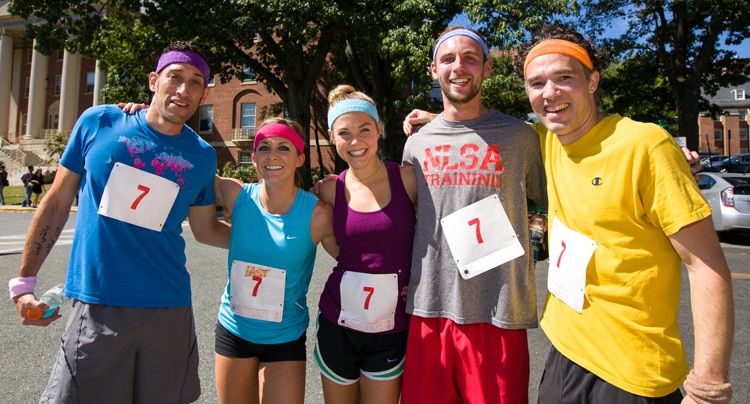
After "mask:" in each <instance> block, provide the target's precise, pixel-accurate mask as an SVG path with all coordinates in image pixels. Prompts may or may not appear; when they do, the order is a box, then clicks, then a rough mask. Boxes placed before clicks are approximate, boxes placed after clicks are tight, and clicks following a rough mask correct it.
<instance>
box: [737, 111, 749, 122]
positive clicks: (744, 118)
mask: <svg viewBox="0 0 750 404" xmlns="http://www.w3.org/2000/svg"><path fill="white" fill-rule="evenodd" d="M737 112H738V113H739V115H740V121H747V110H746V109H741V110H739V111H737Z"/></svg>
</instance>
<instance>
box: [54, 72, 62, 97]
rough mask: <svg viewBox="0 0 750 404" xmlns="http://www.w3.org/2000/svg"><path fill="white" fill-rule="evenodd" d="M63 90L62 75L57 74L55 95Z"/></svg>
mask: <svg viewBox="0 0 750 404" xmlns="http://www.w3.org/2000/svg"><path fill="white" fill-rule="evenodd" d="M61 92H62V76H60V75H57V76H55V95H60V93H61Z"/></svg>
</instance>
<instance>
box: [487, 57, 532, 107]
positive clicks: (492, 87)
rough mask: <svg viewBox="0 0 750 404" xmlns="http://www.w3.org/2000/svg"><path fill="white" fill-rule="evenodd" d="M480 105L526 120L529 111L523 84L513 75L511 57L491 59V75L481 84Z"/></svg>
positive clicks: (527, 98)
mask: <svg viewBox="0 0 750 404" xmlns="http://www.w3.org/2000/svg"><path fill="white" fill-rule="evenodd" d="M482 103H483V104H484V105H485V106H487V107H489V108H493V109H496V110H498V111H502V112H504V113H506V114H508V115H511V116H514V117H516V118H518V119H522V120H526V119H527V118H528V115H529V113H530V112H531V111H532V110H531V105H530V104H529V97H528V96H527V95H526V89H525V88H524V86H523V82H521V80H519V79H518V78H517V77H516V76H515V75H514V74H513V56H511V55H510V54H508V53H502V54H499V55H497V56H493V57H492V73H491V75H490V77H488V78H487V79H486V80H484V82H483V83H482Z"/></svg>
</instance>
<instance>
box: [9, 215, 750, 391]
mask: <svg viewBox="0 0 750 404" xmlns="http://www.w3.org/2000/svg"><path fill="white" fill-rule="evenodd" d="M30 220H31V213H30V212H28V211H27V212H2V211H0V275H2V276H0V279H3V280H7V279H10V278H12V277H14V276H15V274H16V271H17V270H18V265H19V262H20V259H21V253H20V252H21V248H22V246H23V239H24V237H25V234H26V229H27V228H28V225H29V222H30ZM74 221H75V214H72V215H71V219H70V221H69V223H68V226H67V228H66V230H65V231H64V232H63V235H62V237H61V238H60V241H59V242H58V244H57V246H56V247H55V249H54V250H53V251H52V253H51V255H50V257H49V258H48V259H47V261H46V263H45V265H44V267H43V268H42V271H41V272H40V276H39V285H38V286H37V290H38V291H39V292H40V293H41V292H43V291H44V290H46V289H47V288H49V287H52V286H54V285H55V284H57V283H59V282H61V281H62V280H63V278H64V276H65V270H66V267H67V260H68V256H69V254H70V242H71V240H72V236H73V230H72V229H73V223H74ZM184 230H185V233H184V235H185V238H186V240H187V256H188V269H189V271H190V273H191V276H192V285H193V303H194V310H195V315H196V327H197V334H198V342H199V345H200V355H201V365H200V375H201V383H202V389H203V394H202V395H201V398H200V399H199V400H198V403H217V402H218V400H217V399H216V390H215V387H214V374H213V341H214V326H215V324H216V314H217V311H218V303H219V297H220V295H221V293H222V291H223V288H224V285H225V282H226V268H225V266H226V252H225V251H224V250H220V249H216V248H213V247H208V246H204V245H201V244H199V243H197V242H195V240H194V239H193V237H192V234H191V232H190V229H189V228H188V227H187V225H185V227H184ZM722 246H723V248H724V253H725V255H726V257H727V260H728V261H729V266H730V268H731V270H732V272H733V273H734V277H733V278H734V280H733V284H734V299H735V310H736V331H735V345H734V349H733V355H732V361H731V369H730V372H731V373H730V378H731V380H732V382H733V384H734V399H733V400H732V401H733V402H735V403H749V402H750V381H748V380H750V356H749V355H748V354H747V352H750V337H749V336H748V332H749V331H750V311H748V309H747V307H748V305H750V257H748V254H749V253H750V234H744V235H738V236H731V237H726V238H724V239H723V243H722ZM332 265H333V260H332V259H331V258H330V257H329V256H328V255H327V254H326V253H325V252H324V251H323V250H322V249H320V251H319V253H318V259H317V261H316V266H315V272H314V275H313V279H312V283H311V285H310V292H309V294H308V303H309V305H310V307H311V308H312V310H311V311H312V312H313V313H314V312H315V309H316V308H317V303H318V296H319V294H320V291H321V289H322V287H323V283H324V281H325V278H326V276H327V274H328V271H330V269H331V267H332ZM546 276H547V265H546V263H544V262H542V263H539V264H538V266H537V290H538V292H537V293H538V295H539V300H540V301H539V310H540V312H541V304H542V301H543V298H544V292H545V282H546ZM682 289H683V293H682V304H681V307H680V327H681V329H682V330H683V338H684V339H685V341H686V350H687V353H688V359H689V360H690V361H691V362H692V356H693V355H692V352H693V343H692V337H693V333H692V317H691V315H690V303H689V302H690V296H689V289H688V282H687V274H686V272H684V271H683V281H682ZM6 296H7V295H6ZM67 310H68V307H64V308H63V310H62V313H63V316H65V314H66V313H67ZM64 320H65V318H63V319H62V321H56V322H55V323H53V324H51V325H50V326H49V327H46V328H38V327H24V326H21V324H20V322H19V320H18V317H17V314H16V312H15V308H14V307H13V305H12V304H10V302H9V301H8V300H6V303H5V304H2V305H0V357H1V358H2V366H0V403H13V404H26V403H36V402H37V400H38V398H39V396H40V394H41V392H42V390H43V389H44V386H45V385H46V382H47V378H48V377H49V371H50V367H51V366H52V363H53V362H54V358H55V355H56V353H57V348H58V345H59V337H60V334H61V333H62V330H63V328H64V325H65V324H64ZM311 325H312V324H311ZM313 331H314V330H313V327H312V326H311V327H310V328H309V329H308V340H307V341H308V343H307V347H308V351H309V352H310V355H309V356H308V357H311V352H312V348H313V345H314V335H313ZM548 349H549V342H548V341H547V339H546V338H545V337H544V334H543V333H542V332H541V330H539V329H534V330H530V331H529V352H530V355H531V383H530V385H531V386H530V389H529V393H530V401H531V402H536V385H537V383H538V381H539V377H540V376H541V370H542V367H543V365H544V359H545V358H546V355H547V351H548ZM305 402H306V403H322V402H323V394H322V391H321V387H320V380H319V374H318V371H317V368H316V367H315V365H314V364H313V363H312V361H308V365H307V387H306V399H305Z"/></svg>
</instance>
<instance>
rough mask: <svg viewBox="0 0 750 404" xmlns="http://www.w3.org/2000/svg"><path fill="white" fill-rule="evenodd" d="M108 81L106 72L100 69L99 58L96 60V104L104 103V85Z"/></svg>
mask: <svg viewBox="0 0 750 404" xmlns="http://www.w3.org/2000/svg"><path fill="white" fill-rule="evenodd" d="M106 82H107V78H106V77H104V72H102V71H101V69H99V60H97V61H96V70H95V73H94V105H99V104H101V103H102V94H101V92H102V87H104V84H105V83H106Z"/></svg>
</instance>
